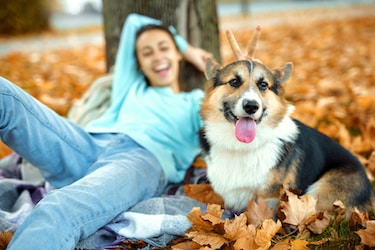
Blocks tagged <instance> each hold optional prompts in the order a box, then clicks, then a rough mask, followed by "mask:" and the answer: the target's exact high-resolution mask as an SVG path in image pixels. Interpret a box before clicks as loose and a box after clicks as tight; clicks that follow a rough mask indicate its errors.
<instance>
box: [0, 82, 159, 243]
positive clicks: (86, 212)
mask: <svg viewBox="0 0 375 250" xmlns="http://www.w3.org/2000/svg"><path fill="white" fill-rule="evenodd" d="M0 137H1V140H2V141H3V142H4V143H5V144H7V145H8V146H9V147H10V148H12V149H13V150H14V151H15V152H17V153H18V154H20V155H21V156H22V157H23V158H25V159H26V160H28V161H29V162H30V163H32V164H33V165H34V166H37V167H38V168H39V169H40V170H41V172H42V174H43V176H44V177H45V178H46V180H47V181H49V182H50V183H51V184H52V185H53V186H55V187H57V189H56V190H54V191H52V192H50V193H49V194H48V195H47V196H46V197H45V198H44V199H42V200H41V201H40V202H39V203H38V204H37V206H36V207H35V209H34V211H33V213H32V214H31V215H30V216H29V217H28V218H27V219H26V220H25V221H24V222H23V223H22V225H21V226H20V227H19V228H18V229H17V231H16V232H15V235H14V237H13V239H12V241H11V243H10V245H9V249H74V247H75V245H76V244H77V242H78V241H79V240H80V239H81V238H85V237H87V236H89V235H91V234H92V233H94V232H95V231H96V230H98V229H99V228H100V227H102V226H104V225H105V224H107V223H108V222H109V221H111V220H112V219H113V218H114V217H116V216H117V215H118V214H119V213H121V212H123V211H126V210H128V209H129V208H130V207H131V206H133V205H135V204H136V203H138V202H139V201H141V200H144V199H147V198H150V197H153V196H155V195H158V194H160V193H161V191H162V190H163V188H164V185H165V184H164V183H165V182H164V175H163V171H162V168H161V166H160V164H159V162H158V161H157V159H156V158H155V157H154V156H153V155H152V154H151V153H150V152H148V151H147V150H145V149H144V148H143V147H141V146H140V145H138V144H137V143H136V142H134V141H133V140H132V139H131V138H129V137H128V136H126V135H124V134H89V133H87V132H86V131H84V130H83V129H82V128H80V127H79V126H77V125H76V124H74V123H72V122H70V121H69V120H67V119H65V118H63V117H61V116H59V115H57V114H56V113H55V112H53V111H52V110H50V109H48V108H47V107H46V106H44V105H43V104H41V103H39V102H37V101H36V100H35V99H34V98H33V97H31V96H30V95H28V94H27V93H25V92H24V91H23V90H21V89H20V88H18V87H17V86H15V85H13V84H12V83H10V82H9V81H7V80H5V79H3V78H0Z"/></svg>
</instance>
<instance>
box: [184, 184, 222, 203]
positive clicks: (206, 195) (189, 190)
mask: <svg viewBox="0 0 375 250" xmlns="http://www.w3.org/2000/svg"><path fill="white" fill-rule="evenodd" d="M184 192H185V195H186V196H188V197H190V198H192V199H195V200H197V201H200V202H202V203H206V204H218V205H221V206H222V207H223V206H224V200H223V198H221V196H220V195H218V194H217V193H215V191H214V190H213V189H212V186H211V184H186V185H184Z"/></svg>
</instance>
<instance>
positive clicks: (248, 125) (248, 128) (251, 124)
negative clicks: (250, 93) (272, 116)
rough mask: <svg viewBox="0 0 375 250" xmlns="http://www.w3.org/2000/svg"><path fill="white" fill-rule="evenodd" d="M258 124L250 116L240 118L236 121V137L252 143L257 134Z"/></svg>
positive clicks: (241, 140)
mask: <svg viewBox="0 0 375 250" xmlns="http://www.w3.org/2000/svg"><path fill="white" fill-rule="evenodd" d="M256 128H257V125H256V123H255V121H254V120H252V119H250V118H240V119H239V120H237V122H236V138H237V140H239V141H240V142H245V143H250V142H252V141H253V140H254V138H255V135H256Z"/></svg>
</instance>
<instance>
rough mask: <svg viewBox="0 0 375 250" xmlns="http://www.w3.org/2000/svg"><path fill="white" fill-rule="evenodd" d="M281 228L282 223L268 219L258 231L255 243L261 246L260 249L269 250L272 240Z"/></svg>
mask: <svg viewBox="0 0 375 250" xmlns="http://www.w3.org/2000/svg"><path fill="white" fill-rule="evenodd" d="M280 228H281V222H280V221H279V220H277V222H275V221H274V220H271V219H266V220H264V221H263V223H262V227H261V228H260V229H259V230H257V233H256V236H255V243H256V244H257V245H258V246H259V248H258V249H268V248H269V247H270V246H271V239H272V238H273V237H274V236H275V235H276V233H277V232H278V231H279V230H280Z"/></svg>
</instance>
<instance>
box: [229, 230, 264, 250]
mask: <svg viewBox="0 0 375 250" xmlns="http://www.w3.org/2000/svg"><path fill="white" fill-rule="evenodd" d="M255 235H256V228H255V226H254V225H252V224H250V225H248V226H247V227H246V229H243V231H242V233H241V234H240V235H239V236H238V237H237V239H236V242H235V243H234V245H233V248H234V249H235V250H237V249H238V250H240V249H242V250H252V249H256V248H257V247H258V245H257V244H256V243H255Z"/></svg>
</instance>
